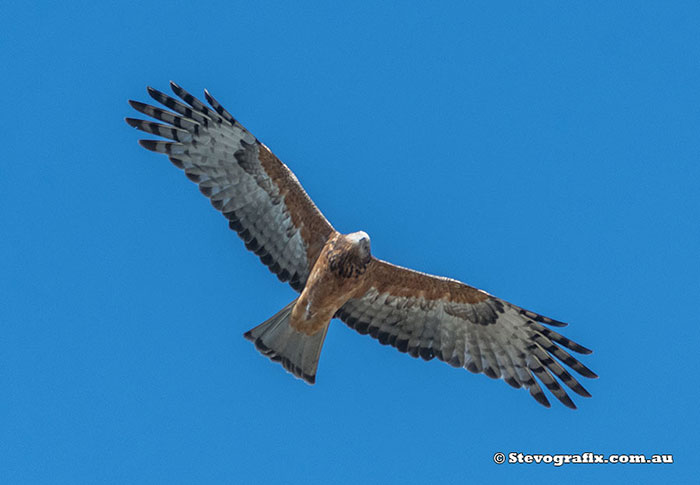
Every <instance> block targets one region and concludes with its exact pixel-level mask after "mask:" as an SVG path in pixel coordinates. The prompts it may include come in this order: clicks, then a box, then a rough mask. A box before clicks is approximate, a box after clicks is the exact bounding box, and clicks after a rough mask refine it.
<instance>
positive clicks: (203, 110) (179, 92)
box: [170, 81, 223, 123]
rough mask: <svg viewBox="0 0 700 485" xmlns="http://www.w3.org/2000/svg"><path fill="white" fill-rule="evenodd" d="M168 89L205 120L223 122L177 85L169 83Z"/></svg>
mask: <svg viewBox="0 0 700 485" xmlns="http://www.w3.org/2000/svg"><path fill="white" fill-rule="evenodd" d="M170 89H172V90H173V92H174V93H175V94H177V95H178V96H179V97H180V98H181V99H182V100H183V101H184V102H185V103H187V104H189V105H190V106H192V108H194V109H195V110H197V111H198V112H199V113H201V114H203V115H204V116H206V117H207V118H209V119H211V120H214V121H216V122H218V123H221V122H222V121H223V119H222V118H221V116H219V115H218V114H216V113H215V112H214V111H212V110H211V109H209V108H208V107H207V106H206V105H205V104H204V103H202V102H201V101H200V100H198V99H197V98H195V97H194V96H192V95H191V94H190V93H189V92H187V91H186V90H185V89H184V88H182V87H180V86H179V85H178V84H177V83H175V82H173V81H170Z"/></svg>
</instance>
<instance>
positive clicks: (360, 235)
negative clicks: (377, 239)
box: [345, 231, 369, 244]
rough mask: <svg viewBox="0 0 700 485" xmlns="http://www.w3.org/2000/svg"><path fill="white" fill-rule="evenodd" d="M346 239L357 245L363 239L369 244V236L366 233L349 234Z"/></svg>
mask: <svg viewBox="0 0 700 485" xmlns="http://www.w3.org/2000/svg"><path fill="white" fill-rule="evenodd" d="M345 237H347V238H348V239H349V240H350V241H352V242H353V243H355V244H358V243H359V242H360V241H361V240H363V239H366V240H367V243H369V235H368V234H367V233H366V232H365V231H357V232H353V233H352V234H348V235H347V236H345Z"/></svg>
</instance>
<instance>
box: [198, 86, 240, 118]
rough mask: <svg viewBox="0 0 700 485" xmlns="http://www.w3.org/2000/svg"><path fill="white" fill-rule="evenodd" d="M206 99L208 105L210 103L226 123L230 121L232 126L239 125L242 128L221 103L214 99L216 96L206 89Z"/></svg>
mask: <svg viewBox="0 0 700 485" xmlns="http://www.w3.org/2000/svg"><path fill="white" fill-rule="evenodd" d="M204 97H205V98H206V99H207V103H209V104H210V105H211V107H212V108H214V110H215V111H216V112H217V113H219V115H221V117H222V118H224V119H225V120H226V121H228V122H229V123H231V124H232V125H239V126H240V123H238V122H237V121H236V119H235V118H234V117H233V116H232V115H231V113H229V112H228V111H226V108H224V107H223V106H221V103H219V102H218V101H217V100H216V99H214V96H212V95H211V94H210V93H209V91H208V90H206V89H205V90H204Z"/></svg>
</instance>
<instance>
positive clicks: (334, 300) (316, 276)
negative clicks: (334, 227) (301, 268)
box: [289, 232, 372, 335]
mask: <svg viewBox="0 0 700 485" xmlns="http://www.w3.org/2000/svg"><path fill="white" fill-rule="evenodd" d="M371 261H372V259H371V254H370V252H369V236H367V234H366V233H364V232H361V233H355V234H347V235H344V234H339V233H335V234H333V235H332V236H331V237H330V238H329V240H328V242H327V243H326V244H325V246H324V247H323V249H322V250H321V253H320V254H319V257H318V258H317V259H316V263H315V264H314V267H313V269H312V270H311V273H310V274H309V279H308V280H307V281H306V285H305V286H304V289H303V290H302V292H301V295H300V296H299V299H298V300H297V303H296V305H295V306H294V310H292V315H291V318H290V320H289V324H290V325H291V326H292V328H294V329H296V330H297V331H299V332H302V333H305V334H306V335H313V334H315V333H316V332H319V331H321V330H322V329H323V328H324V327H326V326H328V325H329V324H330V322H331V319H332V318H333V316H334V315H335V313H336V312H337V311H338V310H339V309H340V308H341V307H342V306H343V305H344V304H345V303H346V302H347V301H348V300H349V299H350V298H353V297H355V296H358V295H361V294H363V293H364V292H365V291H366V288H365V286H366V283H367V267H368V266H369V264H370V262H371Z"/></svg>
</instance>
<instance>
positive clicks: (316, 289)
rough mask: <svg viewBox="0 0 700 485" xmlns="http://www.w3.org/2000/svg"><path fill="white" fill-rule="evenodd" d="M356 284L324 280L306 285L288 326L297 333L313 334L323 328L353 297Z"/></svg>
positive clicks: (354, 282)
mask: <svg viewBox="0 0 700 485" xmlns="http://www.w3.org/2000/svg"><path fill="white" fill-rule="evenodd" d="M324 280H325V281H324ZM358 283H360V282H359V281H357V280H356V279H355V281H350V280H344V281H338V280H335V279H333V280H330V281H329V280H328V279H325V278H324V279H322V280H321V281H316V282H314V283H313V284H307V286H306V288H304V290H303V291H302V292H301V295H300V296H299V299H298V300H297V302H296V304H295V305H294V309H293V310H292V315H291V318H290V320H289V324H290V325H291V326H292V327H293V328H295V329H296V330H298V331H299V332H303V333H305V334H307V335H313V334H315V333H316V332H318V331H320V330H321V329H323V328H325V327H326V326H327V325H328V324H329V323H330V321H331V319H332V318H333V316H334V315H335V313H336V312H337V311H338V309H339V308H340V307H342V306H343V305H344V304H345V302H347V301H348V300H349V299H350V298H352V297H353V296H354V294H355V293H356V291H357V288H358Z"/></svg>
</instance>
